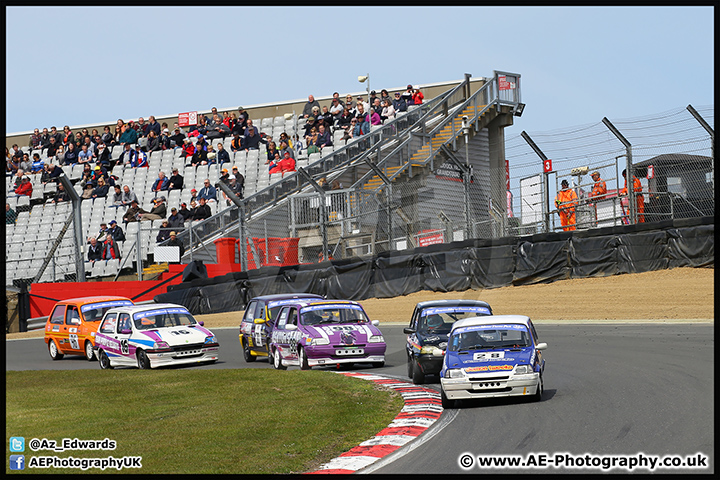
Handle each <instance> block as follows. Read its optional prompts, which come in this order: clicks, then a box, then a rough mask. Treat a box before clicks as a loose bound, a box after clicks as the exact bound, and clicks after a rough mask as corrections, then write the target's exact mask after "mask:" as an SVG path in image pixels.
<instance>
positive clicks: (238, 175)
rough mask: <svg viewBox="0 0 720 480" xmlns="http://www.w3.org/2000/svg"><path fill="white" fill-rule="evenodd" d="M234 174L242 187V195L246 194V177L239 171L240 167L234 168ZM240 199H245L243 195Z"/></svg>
mask: <svg viewBox="0 0 720 480" xmlns="http://www.w3.org/2000/svg"><path fill="white" fill-rule="evenodd" d="M232 174H233V175H235V180H236V181H237V183H238V185H240V191H241V192H242V194H244V193H245V176H243V174H242V173H240V171H239V170H238V167H233V168H232ZM240 198H243V197H242V195H241V196H240Z"/></svg>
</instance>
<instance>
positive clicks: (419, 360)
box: [403, 300, 492, 384]
mask: <svg viewBox="0 0 720 480" xmlns="http://www.w3.org/2000/svg"><path fill="white" fill-rule="evenodd" d="M480 315H492V309H491V308H490V305H488V304H487V303H485V302H481V301H479V300H430V301H427V302H420V303H418V304H417V305H415V310H414V311H413V314H412V317H410V326H409V327H406V328H405V329H403V333H406V334H407V339H406V343H405V350H406V353H407V374H408V377H410V378H411V379H412V381H413V383H415V384H422V383H424V382H425V376H426V375H437V374H438V373H439V372H440V368H442V362H443V358H445V347H446V346H447V340H448V334H449V333H450V329H451V328H452V326H453V324H454V323H455V322H456V321H457V320H461V319H463V318H470V317H477V316H480Z"/></svg>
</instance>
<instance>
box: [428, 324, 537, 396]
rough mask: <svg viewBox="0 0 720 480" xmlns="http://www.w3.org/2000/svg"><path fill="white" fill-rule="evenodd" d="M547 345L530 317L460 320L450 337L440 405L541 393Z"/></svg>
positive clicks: (443, 370) (442, 374)
mask: <svg viewBox="0 0 720 480" xmlns="http://www.w3.org/2000/svg"><path fill="white" fill-rule="evenodd" d="M546 348H547V344H546V343H538V336H537V332H536V331H535V327H534V326H533V324H532V321H531V320H530V318H528V317H526V316H523V315H493V316H485V317H476V318H468V319H465V320H459V321H457V322H455V324H454V325H453V328H452V331H451V332H450V336H449V338H448V347H447V351H446V353H445V360H444V361H443V366H442V370H440V397H441V401H442V406H443V408H452V407H453V406H454V405H455V401H456V400H461V399H474V398H490V397H508V396H514V395H521V396H522V395H527V396H530V397H531V398H532V399H533V400H536V401H540V400H541V399H542V394H543V388H544V385H543V373H544V371H545V360H544V359H543V358H542V351H543V350H545V349H546Z"/></svg>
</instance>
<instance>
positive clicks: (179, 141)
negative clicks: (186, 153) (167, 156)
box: [169, 127, 185, 148]
mask: <svg viewBox="0 0 720 480" xmlns="http://www.w3.org/2000/svg"><path fill="white" fill-rule="evenodd" d="M169 138H170V146H172V147H175V148H182V146H183V144H184V143H185V142H184V140H185V134H184V133H182V131H181V130H180V127H175V129H174V130H173V134H172V135H170V137H169Z"/></svg>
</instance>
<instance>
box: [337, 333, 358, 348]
mask: <svg viewBox="0 0 720 480" xmlns="http://www.w3.org/2000/svg"><path fill="white" fill-rule="evenodd" d="M340 341H341V342H342V343H343V344H345V345H354V344H355V333H354V332H352V331H349V332H340Z"/></svg>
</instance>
